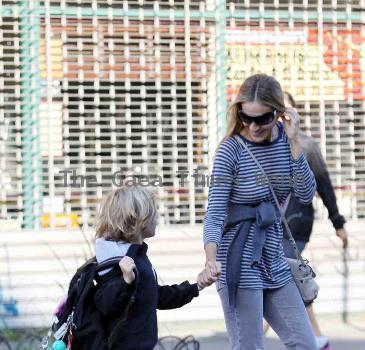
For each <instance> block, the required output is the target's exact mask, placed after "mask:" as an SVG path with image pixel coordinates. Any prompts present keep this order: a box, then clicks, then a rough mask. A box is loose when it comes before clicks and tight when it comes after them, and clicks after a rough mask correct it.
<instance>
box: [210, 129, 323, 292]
mask: <svg viewBox="0 0 365 350" xmlns="http://www.w3.org/2000/svg"><path fill="white" fill-rule="evenodd" d="M276 125H277V127H278V130H279V133H278V137H277V139H275V140H273V141H270V142H265V143H260V144H259V143H254V142H251V141H249V140H247V139H246V138H244V137H242V136H241V137H242V139H243V140H244V142H246V144H247V145H248V147H249V149H250V150H251V151H252V153H253V154H254V155H255V156H256V158H257V159H258V161H259V162H260V164H261V166H262V167H263V168H264V170H265V172H266V174H267V175H268V177H269V178H270V181H271V183H272V185H273V187H274V190H275V193H276V195H277V197H278V199H279V202H280V203H281V204H283V203H284V202H285V199H286V197H287V196H288V194H289V192H290V191H293V192H294V195H295V196H296V197H297V198H298V199H299V201H300V202H302V203H311V201H312V199H313V196H314V194H315V191H316V183H315V180H314V176H313V173H312V171H311V170H310V168H309V166H308V163H307V160H306V158H305V156H304V155H303V154H302V155H301V156H300V157H299V158H298V159H297V160H294V159H293V158H292V156H291V151H290V146H289V144H288V141H287V136H286V134H285V133H284V131H283V125H282V123H280V122H278V123H277V124H276ZM263 201H270V202H272V203H274V199H273V196H272V194H271V192H270V188H269V186H268V185H267V183H266V181H265V180H264V179H263V177H262V175H261V173H260V170H259V169H258V167H257V165H256V164H255V163H254V161H253V159H252V158H251V157H250V156H249V154H248V153H247V151H245V149H244V148H243V146H242V145H241V144H240V143H239V142H238V141H237V140H235V139H234V138H233V137H229V138H228V139H227V140H225V141H224V142H223V143H222V144H221V145H220V146H219V148H218V150H217V152H216V155H215V158H214V165H213V172H212V177H211V183H210V188H209V196H208V208H207V213H206V216H205V219H204V244H208V243H216V244H217V246H218V252H217V260H218V261H220V262H221V264H222V275H221V277H220V282H222V283H223V284H225V283H226V277H225V275H226V256H227V251H228V247H229V244H230V242H231V240H232V238H233V233H234V232H235V230H236V228H237V226H235V227H231V228H230V229H229V230H228V231H227V232H226V233H225V234H224V235H223V225H224V221H225V218H226V212H227V205H228V202H233V203H240V204H244V205H255V204H258V203H261V202H263ZM254 227H255V226H254V224H252V225H251V227H250V231H249V234H248V238H247V241H246V243H245V247H244V249H243V252H242V260H241V273H240V281H239V287H240V288H251V289H265V288H278V287H282V286H284V285H285V284H287V283H288V282H289V281H290V280H291V279H292V276H291V273H290V268H289V266H288V264H287V262H286V260H285V256H284V253H283V248H282V236H283V229H282V226H281V222H280V219H278V220H277V222H276V223H275V224H274V225H272V226H270V227H269V228H268V230H267V233H266V241H265V245H264V249H263V252H262V258H261V262H260V264H259V265H258V266H257V267H251V257H252V251H253V234H254Z"/></svg>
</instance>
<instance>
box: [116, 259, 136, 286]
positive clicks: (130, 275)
mask: <svg viewBox="0 0 365 350" xmlns="http://www.w3.org/2000/svg"><path fill="white" fill-rule="evenodd" d="M119 267H120V269H121V270H122V273H123V278H124V281H125V283H127V284H132V283H133V281H134V279H135V278H136V276H135V274H134V272H133V269H134V268H135V267H136V265H135V263H134V260H133V259H132V258H130V257H129V256H125V257H123V258H122V259H121V260H120V261H119Z"/></svg>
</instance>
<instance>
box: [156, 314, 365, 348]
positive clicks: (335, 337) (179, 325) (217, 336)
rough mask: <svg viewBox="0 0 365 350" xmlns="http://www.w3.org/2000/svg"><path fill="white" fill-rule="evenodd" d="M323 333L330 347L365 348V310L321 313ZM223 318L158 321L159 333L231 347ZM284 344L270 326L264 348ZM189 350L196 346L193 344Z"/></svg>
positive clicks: (212, 345)
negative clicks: (192, 320)
mask: <svg viewBox="0 0 365 350" xmlns="http://www.w3.org/2000/svg"><path fill="white" fill-rule="evenodd" d="M318 320H319V323H320V327H321V329H322V332H323V334H324V335H326V336H327V337H328V338H329V339H330V343H331V350H365V314H364V313H361V314H351V315H349V316H348V319H347V322H346V323H344V322H343V321H342V319H341V315H338V314H336V315H321V316H319V317H318ZM224 330H225V326H224V322H223V320H210V321H199V322H166V323H160V324H159V333H160V336H167V335H175V336H179V337H185V336H188V335H190V334H191V335H193V336H194V337H195V338H196V339H197V340H198V341H199V342H200V350H229V345H228V339H227V335H226V332H225V331H224ZM283 349H285V348H284V345H282V343H281V342H280V340H279V339H278V338H277V336H276V334H275V333H274V332H273V331H272V330H270V331H269V332H268V335H267V337H266V339H265V350H283ZM189 350H193V347H192V348H191V349H189Z"/></svg>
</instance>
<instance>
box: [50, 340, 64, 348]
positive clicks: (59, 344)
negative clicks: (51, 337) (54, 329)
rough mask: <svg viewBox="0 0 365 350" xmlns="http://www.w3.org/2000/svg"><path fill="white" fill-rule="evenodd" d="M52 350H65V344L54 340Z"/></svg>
mask: <svg viewBox="0 0 365 350" xmlns="http://www.w3.org/2000/svg"><path fill="white" fill-rule="evenodd" d="M52 350H67V348H66V344H65V342H63V341H62V340H56V341H55V342H54V343H53V345H52Z"/></svg>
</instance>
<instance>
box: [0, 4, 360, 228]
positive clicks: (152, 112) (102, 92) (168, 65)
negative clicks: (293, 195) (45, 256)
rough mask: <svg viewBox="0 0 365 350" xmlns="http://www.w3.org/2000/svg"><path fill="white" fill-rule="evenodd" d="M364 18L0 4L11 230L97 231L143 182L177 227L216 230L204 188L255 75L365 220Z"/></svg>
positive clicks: (206, 8)
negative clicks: (233, 104) (315, 145)
mask: <svg viewBox="0 0 365 350" xmlns="http://www.w3.org/2000/svg"><path fill="white" fill-rule="evenodd" d="M364 8H365V1H363V0H362V1H351V2H349V1H335V0H331V1H312V0H311V1H309V0H306V1H292V0H288V1H280V2H279V1H278V0H274V1H249V0H245V1H223V0H215V1H214V0H206V1H193V0H192V1H188V0H185V1H183V0H175V1H174V0H168V1H167V0H166V1H146V0H135V1H123V0H83V1H81V0H77V1H76V0H72V1H66V0H58V1H56V0H48V1H38V0H25V1H5V0H3V1H1V0H0V14H1V16H0V99H1V100H0V101H1V103H0V126H1V133H0V171H1V173H0V184H1V187H0V196H1V214H0V215H1V218H3V219H6V220H7V223H9V222H11V220H13V222H15V225H20V226H22V227H24V228H37V227H39V226H43V227H48V226H62V225H66V226H67V225H68V226H72V225H74V226H76V225H89V224H91V223H92V221H93V215H94V212H95V208H96V206H97V205H98V203H99V202H100V199H101V196H102V194H103V193H104V192H106V191H108V190H110V189H111V188H112V187H113V186H115V185H118V184H120V182H121V181H122V180H123V179H124V180H128V181H136V179H138V180H137V181H141V182H142V181H143V183H144V184H146V183H149V184H150V185H153V186H155V188H156V191H157V193H158V196H159V199H160V201H159V203H160V212H161V214H162V216H161V217H162V221H163V222H164V223H199V222H202V219H203V216H204V209H205V205H206V198H207V190H208V187H207V186H206V184H205V185H204V184H202V183H199V181H197V179H199V176H198V175H199V174H201V175H202V176H203V175H207V174H208V173H209V167H210V165H211V161H212V157H213V154H214V151H215V148H216V146H217V143H218V141H219V138H220V137H221V136H222V134H223V132H224V128H225V111H226V106H227V101H228V102H229V101H230V100H231V99H232V98H233V96H234V94H235V92H236V91H237V88H238V86H239V85H240V84H241V82H242V81H243V80H244V78H245V77H247V76H249V75H251V74H253V73H257V72H265V73H268V74H271V75H274V76H276V77H277V79H278V80H279V81H280V82H281V84H282V86H283V87H284V88H285V89H287V90H289V91H290V92H291V93H292V94H293V95H294V97H295V98H296V100H297V101H298V106H299V111H300V113H301V115H302V126H303V129H304V130H305V131H306V132H308V133H309V134H312V135H313V136H314V137H315V138H316V139H317V140H318V142H319V143H320V146H321V149H322V151H323V153H324V155H325V157H326V160H327V163H328V166H329V169H330V172H331V176H332V179H333V182H334V184H335V187H336V194H337V196H338V197H339V199H340V201H339V203H340V207H341V210H342V211H343V213H344V214H345V215H346V216H347V217H351V218H363V217H364V215H365V196H364V190H365V178H364V173H365V158H364V155H365V153H364V152H365V145H364V140H365V138H364V129H365V117H364V109H365V105H364V97H365V94H364V69H365V68H364V67H365V65H364V57H365V46H364V37H365V35H364V23H365V21H364V19H365V17H364V12H363V11H362V10H363V9H364ZM182 173H186V174H188V181H186V183H185V184H184V185H183V184H182V183H181V177H180V175H181V174H182ZM132 174H133V176H130V178H128V175H132ZM146 175H148V177H146ZM126 176H127V178H125V177H126ZM66 180H67V181H66ZM65 181H66V182H67V184H66V183H65ZM318 206H319V204H318ZM318 215H325V214H324V212H323V211H322V212H321V211H319V214H318Z"/></svg>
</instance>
